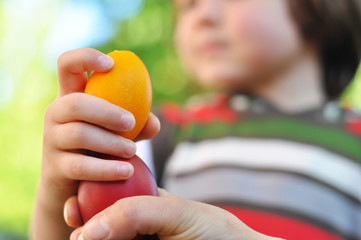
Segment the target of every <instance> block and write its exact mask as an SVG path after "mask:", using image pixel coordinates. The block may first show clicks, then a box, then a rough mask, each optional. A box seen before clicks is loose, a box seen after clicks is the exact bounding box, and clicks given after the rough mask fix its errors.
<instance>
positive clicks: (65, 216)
mask: <svg viewBox="0 0 361 240" xmlns="http://www.w3.org/2000/svg"><path fill="white" fill-rule="evenodd" d="M63 214H64V219H65V222H66V224H68V225H69V220H68V218H69V213H68V207H67V206H66V205H65V207H64V212H63Z"/></svg>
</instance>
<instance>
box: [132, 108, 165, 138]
mask: <svg viewBox="0 0 361 240" xmlns="http://www.w3.org/2000/svg"><path fill="white" fill-rule="evenodd" d="M159 131H160V122H159V119H158V118H157V117H156V116H155V115H154V114H153V113H150V114H149V118H148V120H147V122H146V124H145V126H144V128H143V129H142V131H141V132H140V133H139V135H138V136H137V137H136V138H135V141H139V140H143V139H151V138H153V137H154V136H155V135H157V133H158V132H159Z"/></svg>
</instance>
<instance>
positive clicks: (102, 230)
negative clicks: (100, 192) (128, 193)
mask: <svg viewBox="0 0 361 240" xmlns="http://www.w3.org/2000/svg"><path fill="white" fill-rule="evenodd" d="M224 212H225V211H224V210H221V209H219V208H216V207H214V206H210V205H206V204H201V203H197V202H193V201H189V200H185V199H181V198H178V197H175V196H170V195H169V196H166V197H150V196H139V197H131V198H124V199H121V200H119V201H118V202H116V203H115V204H114V205H112V206H111V207H109V208H107V209H106V210H104V211H103V212H102V213H100V214H98V215H96V216H95V217H94V218H93V219H91V220H90V221H89V222H88V223H87V224H85V225H84V227H83V229H82V237H83V238H84V239H87V240H102V239H118V240H130V239H133V238H134V237H136V236H138V235H146V234H149V235H151V234H154V233H157V234H158V236H159V237H160V239H162V238H163V237H164V238H165V239H167V237H170V236H172V239H184V240H190V239H222V238H223V237H224V236H223V235H224V233H225V231H228V232H229V233H231V231H230V230H229V229H228V228H231V227H234V229H235V230H234V231H235V232H236V231H237V230H238V228H239V226H238V225H239V222H240V221H239V220H238V219H237V218H236V217H234V216H233V215H231V214H228V213H227V214H225V213H224ZM226 218H229V219H226ZM232 222H233V223H232ZM233 224H234V225H233ZM226 225H227V226H226ZM216 226H217V227H216ZM232 234H233V233H232ZM80 239H81V238H80Z"/></svg>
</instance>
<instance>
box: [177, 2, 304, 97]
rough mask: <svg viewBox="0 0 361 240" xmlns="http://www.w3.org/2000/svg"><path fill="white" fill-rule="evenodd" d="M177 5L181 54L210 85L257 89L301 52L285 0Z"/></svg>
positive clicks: (178, 37) (298, 37) (300, 43)
mask: <svg viewBox="0 0 361 240" xmlns="http://www.w3.org/2000/svg"><path fill="white" fill-rule="evenodd" d="M175 4H176V9H177V23H176V45H177V48H178V51H179V54H180V56H181V57H182V59H183V61H184V63H185V64H186V66H187V67H188V68H189V69H190V71H191V72H192V73H193V74H194V75H195V77H197V78H198V79H199V80H200V81H201V83H203V84H205V85H207V86H212V87H220V88H224V89H228V90H237V91H239V90H249V91H254V90H255V89H256V88H257V86H260V84H261V83H262V82H263V81H265V79H269V78H272V76H274V75H275V74H277V73H278V72H279V71H281V70H282V69H283V68H285V67H287V64H289V63H291V62H292V60H293V59H295V58H296V57H297V56H298V54H300V52H301V51H302V47H303V46H302V45H303V44H302V41H301V37H300V36H299V32H298V29H297V27H296V26H295V24H294V22H293V20H292V18H291V16H290V14H289V10H288V5H287V0H175Z"/></svg>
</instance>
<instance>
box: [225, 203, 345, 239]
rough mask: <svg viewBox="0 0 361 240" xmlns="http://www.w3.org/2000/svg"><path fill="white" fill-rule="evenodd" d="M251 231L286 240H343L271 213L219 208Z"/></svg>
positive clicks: (306, 224) (227, 207)
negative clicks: (240, 221)
mask: <svg viewBox="0 0 361 240" xmlns="http://www.w3.org/2000/svg"><path fill="white" fill-rule="evenodd" d="M221 208H223V209H225V210H227V211H229V212H231V213H232V214H234V215H235V216H236V217H238V218H239V219H240V220H242V222H244V223H245V224H246V225H247V226H249V227H250V228H252V229H253V230H255V231H257V232H260V233H263V234H265V235H268V236H272V237H279V238H283V239H287V240H304V239H318V240H341V239H343V238H341V237H339V236H337V235H335V234H332V233H330V232H327V231H325V230H323V229H320V228H318V227H316V226H313V225H310V224H308V223H305V222H302V221H299V220H296V219H293V218H290V217H285V216H280V215H277V214H273V213H266V212H261V211H255V210H251V209H244V208H237V207H229V206H221Z"/></svg>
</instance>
